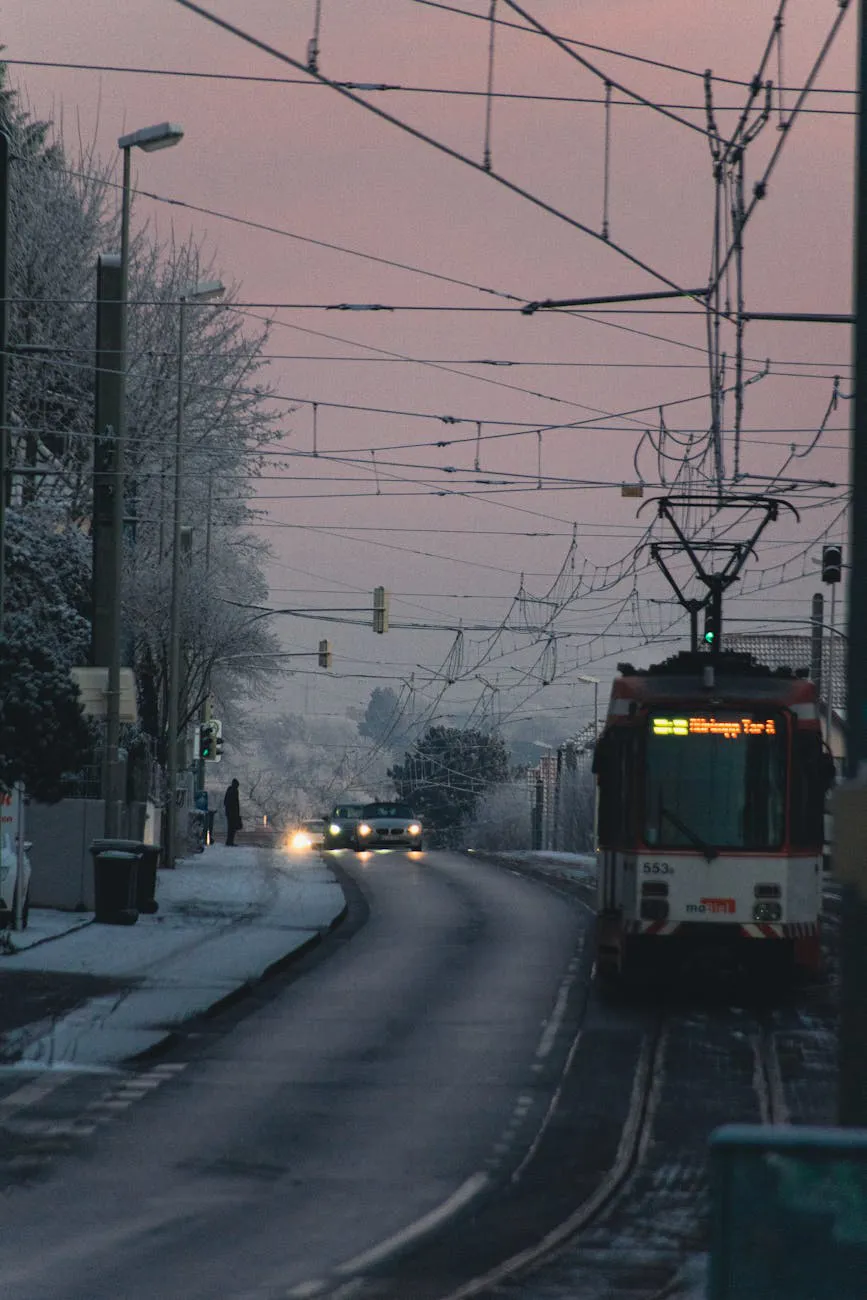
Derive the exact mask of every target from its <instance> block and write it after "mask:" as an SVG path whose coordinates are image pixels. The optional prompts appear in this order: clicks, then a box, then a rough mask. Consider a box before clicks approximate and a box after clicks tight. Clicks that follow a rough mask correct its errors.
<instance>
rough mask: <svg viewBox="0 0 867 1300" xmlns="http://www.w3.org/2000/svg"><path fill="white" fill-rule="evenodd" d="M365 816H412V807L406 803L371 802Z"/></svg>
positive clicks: (365, 810)
mask: <svg viewBox="0 0 867 1300" xmlns="http://www.w3.org/2000/svg"><path fill="white" fill-rule="evenodd" d="M364 816H365V817H371V818H376V817H412V809H411V808H410V807H409V805H408V804H405V803H369V804H368V805H367V807H366V808H365V809H364Z"/></svg>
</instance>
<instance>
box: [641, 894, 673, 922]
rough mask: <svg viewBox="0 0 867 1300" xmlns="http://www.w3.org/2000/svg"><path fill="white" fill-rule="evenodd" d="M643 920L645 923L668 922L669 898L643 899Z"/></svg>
mask: <svg viewBox="0 0 867 1300" xmlns="http://www.w3.org/2000/svg"><path fill="white" fill-rule="evenodd" d="M641 919H642V920H643V921H667V920H668V899H667V898H642V900H641Z"/></svg>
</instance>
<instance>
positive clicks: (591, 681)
mask: <svg viewBox="0 0 867 1300" xmlns="http://www.w3.org/2000/svg"><path fill="white" fill-rule="evenodd" d="M578 681H579V682H584V684H585V686H592V687H593V744H594V745H595V744H596V743H597V742H598V740H599V678H598V677H582V676H580V675H579V677H578Z"/></svg>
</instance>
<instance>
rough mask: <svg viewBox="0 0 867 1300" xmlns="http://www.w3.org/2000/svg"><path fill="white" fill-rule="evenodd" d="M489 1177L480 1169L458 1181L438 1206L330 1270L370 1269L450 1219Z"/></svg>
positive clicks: (344, 1272) (342, 1272)
mask: <svg viewBox="0 0 867 1300" xmlns="http://www.w3.org/2000/svg"><path fill="white" fill-rule="evenodd" d="M490 1181H491V1180H490V1178H489V1177H488V1175H487V1174H483V1173H481V1172H479V1173H475V1174H473V1175H472V1176H471V1177H470V1178H468V1179H467V1180H466V1182H465V1183H462V1184H461V1186H460V1187H459V1188H458V1189H457V1191H456V1192H454V1193H453V1194H452V1195H451V1196H450V1197H449V1198H448V1200H446V1201H443V1202H442V1204H441V1205H438V1206H436V1208H435V1209H433V1210H430V1211H429V1212H428V1213H427V1214H423V1215H422V1217H421V1218H420V1219H416V1221H415V1223H410V1224H409V1225H408V1226H407V1227H406V1228H402V1229H401V1231H400V1232H396V1233H394V1235H393V1236H391V1237H386V1239H385V1241H382V1242H380V1243H379V1245H378V1246H373V1247H371V1249H370V1250H365V1251H362V1253H361V1254H360V1255H356V1256H355V1257H354V1258H353V1259H348V1260H347V1261H346V1263H345V1264H341V1265H339V1267H338V1268H336V1269H335V1270H334V1271H335V1273H336V1274H337V1275H338V1276H339V1277H347V1276H348V1275H349V1274H351V1273H360V1272H362V1271H364V1270H365V1269H370V1268H374V1267H375V1266H376V1265H377V1264H381V1263H382V1262H383V1260H385V1259H388V1257H389V1255H393V1254H395V1253H396V1252H397V1251H398V1250H403V1249H404V1248H405V1247H406V1246H409V1245H412V1244H413V1243H414V1242H416V1241H418V1240H419V1238H420V1237H424V1236H426V1235H427V1233H429V1232H434V1231H435V1230H436V1229H437V1228H441V1227H442V1225H443V1224H444V1223H446V1222H447V1221H448V1220H449V1219H451V1218H452V1217H453V1216H454V1215H455V1214H457V1213H458V1212H459V1211H460V1210H463V1209H464V1208H465V1207H466V1206H467V1205H469V1204H470V1202H471V1201H473V1200H475V1198H476V1197H477V1196H479V1195H480V1194H481V1193H482V1192H483V1191H484V1190H485V1188H486V1187H487V1186H489V1184H490Z"/></svg>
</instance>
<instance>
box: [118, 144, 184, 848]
mask: <svg viewBox="0 0 867 1300" xmlns="http://www.w3.org/2000/svg"><path fill="white" fill-rule="evenodd" d="M183 134H184V132H183V129H182V128H181V127H180V126H177V125H176V124H175V123H173V122H161V123H160V124H159V125H157V126H145V127H142V128H141V129H140V130H138V131H132V132H130V133H129V134H128V135H122V136H120V137H119V139H118V142H117V147H118V148H119V149H120V151H121V153H122V154H123V184H122V188H121V217H120V348H119V350H118V351H119V355H118V369H119V372H120V373H119V383H118V412H117V421H116V423H117V427H116V429H115V437H114V476H115V482H114V496H113V498H112V552H113V555H112V566H111V599H110V602H109V603H110V606H111V610H112V618H111V634H110V640H111V653H110V655H109V663H108V690H107V692H106V701H105V719H106V726H105V732H106V734H105V748H106V782H105V834H106V836H107V837H109V838H111V837H116V836H117V835H119V834H120V829H121V826H120V821H121V815H120V810H121V805H122V803H123V789H122V780H121V775H122V774H121V771H120V762H119V754H118V748H119V744H120V666H121V648H122V642H123V637H122V628H121V604H122V596H123V522H124V454H125V443H126V372H127V351H128V337H129V328H128V307H129V214H130V192H131V181H130V171H131V164H130V155H131V153H132V151H133V149H142V150H144V152H145V153H152V152H153V151H154V150H155V149H168V148H170V147H171V146H172V145H175V144H177V143H178V141H179V140H181V139H182V138H183Z"/></svg>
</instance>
